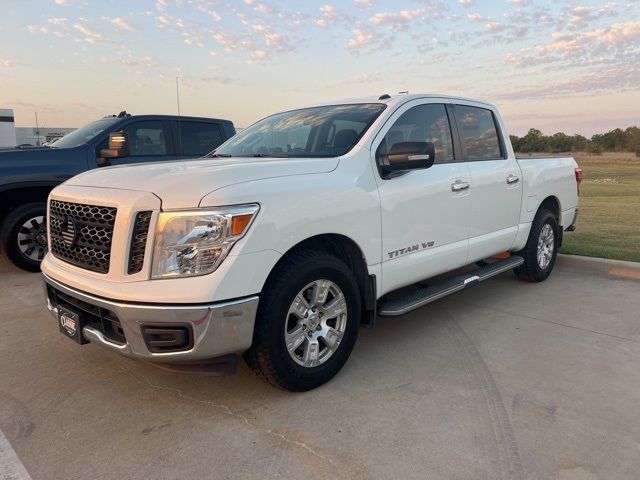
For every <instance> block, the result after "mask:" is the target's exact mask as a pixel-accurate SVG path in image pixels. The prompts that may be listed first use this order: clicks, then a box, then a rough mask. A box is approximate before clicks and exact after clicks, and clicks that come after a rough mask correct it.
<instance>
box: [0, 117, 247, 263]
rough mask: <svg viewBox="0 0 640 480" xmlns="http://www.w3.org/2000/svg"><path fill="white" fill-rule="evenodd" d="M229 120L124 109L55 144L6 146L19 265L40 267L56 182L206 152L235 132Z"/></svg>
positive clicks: (11, 251) (10, 227) (4, 194)
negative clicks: (112, 167) (98, 170)
mask: <svg viewBox="0 0 640 480" xmlns="http://www.w3.org/2000/svg"><path fill="white" fill-rule="evenodd" d="M235 133H236V131H235V128H234V126H233V123H232V122H230V121H229V120H218V119H212V118H198V117H177V116H170V115H135V116H132V115H129V114H127V113H126V112H121V113H120V114H119V115H114V116H109V117H105V118H103V119H101V120H96V121H95V122H92V123H90V124H88V125H85V126H84V127H81V128H79V129H77V130H75V131H73V132H71V133H69V134H68V135H65V136H64V137H62V138H61V139H60V140H58V141H56V142H55V143H54V144H53V145H51V146H49V147H42V148H29V149H18V148H16V149H4V150H0V219H1V221H2V223H1V225H2V226H1V227H0V242H1V245H2V250H3V251H4V252H5V254H6V255H7V257H9V259H10V260H11V261H12V262H13V263H14V264H15V265H17V266H18V267H21V268H23V269H25V270H29V271H38V270H39V269H40V262H41V261H42V258H43V257H44V254H45V253H46V249H47V232H46V221H45V214H46V201H47V196H48V195H49V192H50V191H51V189H53V187H55V186H56V185H59V184H60V183H62V182H64V181H65V180H67V179H68V178H71V177H73V176H74V175H77V174H79V173H82V172H84V171H86V170H90V169H92V168H98V167H103V166H109V165H124V164H129V163H139V162H159V161H165V160H179V159H182V158H197V157H202V156H204V155H206V154H207V153H209V152H211V151H212V150H214V149H215V148H217V147H218V146H219V145H220V144H222V143H223V142H224V141H226V140H227V139H229V138H231V137H232V136H233V135H235Z"/></svg>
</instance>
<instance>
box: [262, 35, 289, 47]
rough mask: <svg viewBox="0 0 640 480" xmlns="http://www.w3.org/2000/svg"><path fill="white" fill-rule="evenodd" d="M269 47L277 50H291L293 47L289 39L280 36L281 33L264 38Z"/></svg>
mask: <svg viewBox="0 0 640 480" xmlns="http://www.w3.org/2000/svg"><path fill="white" fill-rule="evenodd" d="M264 39H265V43H266V45H267V47H269V48H271V49H275V50H280V51H282V50H289V49H291V46H290V45H289V41H288V39H287V37H285V36H284V35H280V34H279V33H267V34H266V35H265V36H264Z"/></svg>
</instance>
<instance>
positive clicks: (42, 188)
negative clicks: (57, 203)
mask: <svg viewBox="0 0 640 480" xmlns="http://www.w3.org/2000/svg"><path fill="white" fill-rule="evenodd" d="M55 186H56V184H50V183H39V182H38V183H35V182H34V183H29V184H14V185H6V186H5V187H4V188H2V189H0V218H4V216H6V214H7V213H9V212H10V211H11V210H13V209H14V208H16V207H18V206H20V205H24V204H26V203H32V202H46V201H47V197H48V196H49V193H50V192H51V190H53V188H54V187H55Z"/></svg>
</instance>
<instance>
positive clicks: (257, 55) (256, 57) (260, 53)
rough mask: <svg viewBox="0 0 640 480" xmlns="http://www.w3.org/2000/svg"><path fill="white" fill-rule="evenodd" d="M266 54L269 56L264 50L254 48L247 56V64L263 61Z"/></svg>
mask: <svg viewBox="0 0 640 480" xmlns="http://www.w3.org/2000/svg"><path fill="white" fill-rule="evenodd" d="M268 56H269V53H268V52H266V51H264V50H256V51H255V52H253V53H252V54H251V56H250V57H249V60H247V63H249V64H254V63H263V62H264V61H265V60H266V59H267V57H268Z"/></svg>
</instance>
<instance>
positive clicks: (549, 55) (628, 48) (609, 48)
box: [506, 21, 640, 68]
mask: <svg viewBox="0 0 640 480" xmlns="http://www.w3.org/2000/svg"><path fill="white" fill-rule="evenodd" d="M553 38H554V41H553V42H551V43H546V44H539V45H536V46H534V47H527V48H525V49H522V50H521V51H520V52H519V53H517V54H516V53H513V52H512V53H509V54H508V55H507V57H506V59H507V63H509V64H511V65H513V66H515V67H519V68H526V67H531V66H535V65H540V64H552V63H558V62H562V63H565V64H568V65H576V66H578V65H585V64H589V63H600V64H601V63H611V62H617V61H618V59H624V60H625V61H626V62H632V61H633V56H634V55H639V56H640V42H639V40H640V21H637V22H626V23H615V24H613V25H610V26H608V27H604V28H599V29H596V30H591V31H589V32H585V33H578V34H570V35H568V34H563V33H555V34H554V35H553Z"/></svg>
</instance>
